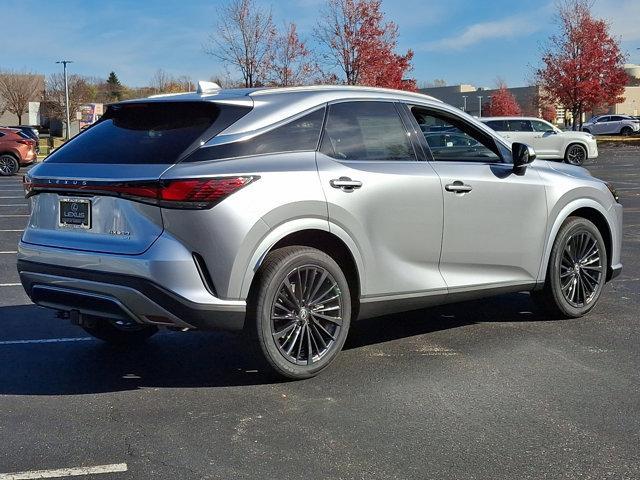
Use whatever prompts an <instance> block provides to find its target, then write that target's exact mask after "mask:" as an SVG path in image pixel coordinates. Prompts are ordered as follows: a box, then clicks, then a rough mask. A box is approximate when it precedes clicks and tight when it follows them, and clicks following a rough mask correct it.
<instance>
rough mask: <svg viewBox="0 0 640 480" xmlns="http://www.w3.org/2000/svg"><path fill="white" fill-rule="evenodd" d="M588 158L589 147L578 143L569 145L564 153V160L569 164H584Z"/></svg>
mask: <svg viewBox="0 0 640 480" xmlns="http://www.w3.org/2000/svg"><path fill="white" fill-rule="evenodd" d="M587 158H588V154H587V149H586V148H585V147H584V146H583V145H580V144H578V143H573V144H571V145H569V146H568V147H567V150H566V152H565V154H564V161H565V162H567V163H568V164H569V165H577V166H582V165H583V164H584V162H585V161H586V160H587Z"/></svg>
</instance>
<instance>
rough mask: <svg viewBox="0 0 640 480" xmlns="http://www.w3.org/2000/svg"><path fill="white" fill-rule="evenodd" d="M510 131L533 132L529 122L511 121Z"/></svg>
mask: <svg viewBox="0 0 640 480" xmlns="http://www.w3.org/2000/svg"><path fill="white" fill-rule="evenodd" d="M509 130H511V131H512V132H533V128H532V127H531V122H530V121H529V120H509Z"/></svg>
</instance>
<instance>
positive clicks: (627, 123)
mask: <svg viewBox="0 0 640 480" xmlns="http://www.w3.org/2000/svg"><path fill="white" fill-rule="evenodd" d="M582 131H583V132H587V133H592V134H593V135H633V134H637V133H638V132H640V120H638V119H637V118H634V117H629V116H626V115H601V116H599V117H594V118H592V119H591V120H589V121H588V122H586V123H584V124H583V125H582Z"/></svg>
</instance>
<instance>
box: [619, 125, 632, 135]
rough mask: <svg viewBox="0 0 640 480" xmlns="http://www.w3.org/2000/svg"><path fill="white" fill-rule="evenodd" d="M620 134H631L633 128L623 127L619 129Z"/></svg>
mask: <svg viewBox="0 0 640 480" xmlns="http://www.w3.org/2000/svg"><path fill="white" fill-rule="evenodd" d="M620 135H624V136H625V137H628V136H630V135H633V128H631V127H623V128H622V130H620Z"/></svg>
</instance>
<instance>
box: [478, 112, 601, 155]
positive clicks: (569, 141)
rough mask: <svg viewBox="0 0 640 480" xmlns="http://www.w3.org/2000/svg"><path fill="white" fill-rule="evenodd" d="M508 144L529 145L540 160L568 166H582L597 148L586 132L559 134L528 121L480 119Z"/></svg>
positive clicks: (550, 127) (542, 122)
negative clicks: (562, 161)
mask: <svg viewBox="0 0 640 480" xmlns="http://www.w3.org/2000/svg"><path fill="white" fill-rule="evenodd" d="M480 120H481V121H483V122H484V123H485V124H486V125H487V126H488V127H490V128H493V129H494V130H495V131H496V132H498V133H499V134H500V135H501V136H502V137H504V138H506V139H507V140H508V141H509V142H510V143H512V142H519V143H526V144H527V145H531V146H532V147H533V148H534V149H535V150H536V153H537V155H538V158H541V159H544V160H564V161H565V162H567V163H570V164H571V165H582V164H583V163H584V162H585V160H587V159H588V158H597V157H598V144H597V143H596V139H595V137H594V136H593V135H591V134H590V133H586V132H573V131H567V132H563V131H562V130H560V129H559V128H557V127H555V126H553V125H552V124H550V123H549V122H547V121H545V120H542V119H539V118H529V117H486V118H481V119H480Z"/></svg>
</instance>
